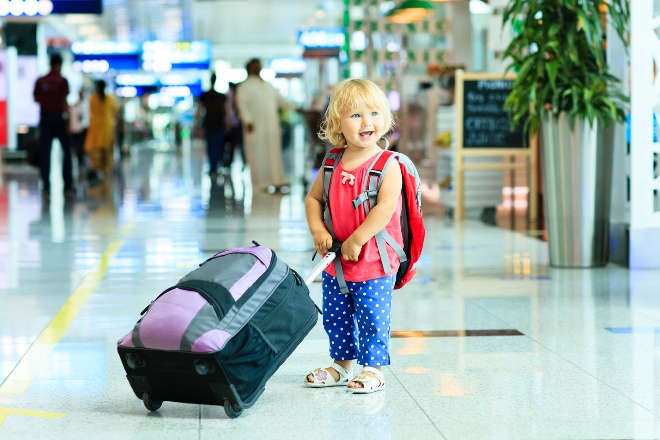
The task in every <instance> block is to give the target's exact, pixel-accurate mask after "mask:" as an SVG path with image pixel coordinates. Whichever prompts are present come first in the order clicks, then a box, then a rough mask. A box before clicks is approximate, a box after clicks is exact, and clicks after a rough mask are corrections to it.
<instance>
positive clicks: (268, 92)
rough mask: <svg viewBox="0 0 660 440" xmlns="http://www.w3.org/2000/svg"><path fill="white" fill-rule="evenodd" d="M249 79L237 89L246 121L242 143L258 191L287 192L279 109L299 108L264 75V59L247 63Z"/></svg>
mask: <svg viewBox="0 0 660 440" xmlns="http://www.w3.org/2000/svg"><path fill="white" fill-rule="evenodd" d="M245 69H246V70H247V75H248V76H247V79H246V80H245V81H244V82H242V83H240V84H239V85H238V87H237V90H236V104H237V107H238V112H239V116H240V118H241V123H242V124H243V142H244V147H245V154H246V156H247V163H248V165H249V167H250V173H251V176H252V187H253V188H254V189H255V190H267V191H268V192H276V191H279V192H288V190H289V181H288V179H287V178H286V177H285V175H284V164H283V161H282V130H281V128H280V119H279V112H278V110H280V109H282V110H285V109H296V110H298V111H300V109H299V107H298V105H297V104H295V103H293V102H291V101H289V100H288V99H286V98H285V97H284V96H282V95H281V94H280V92H279V91H278V90H277V89H276V88H275V87H273V86H272V85H271V84H270V83H268V82H266V81H264V80H263V79H262V78H261V76H260V73H261V61H260V60H259V59H258V58H252V59H251V60H250V61H248V62H247V64H246V66H245Z"/></svg>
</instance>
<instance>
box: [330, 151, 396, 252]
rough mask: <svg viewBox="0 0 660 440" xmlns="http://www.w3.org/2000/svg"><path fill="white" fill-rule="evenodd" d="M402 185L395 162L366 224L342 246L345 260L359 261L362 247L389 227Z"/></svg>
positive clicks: (390, 167)
mask: <svg viewBox="0 0 660 440" xmlns="http://www.w3.org/2000/svg"><path fill="white" fill-rule="evenodd" d="M402 185H403V181H402V177H401V170H400V169H399V167H398V164H396V161H394V162H393V163H390V165H389V166H387V167H386V168H385V172H384V173H383V182H382V184H381V186H380V189H379V190H378V199H377V202H376V206H374V207H373V208H371V210H370V211H369V214H367V218H366V219H365V220H364V222H363V223H362V224H361V225H360V226H359V227H358V228H357V229H356V230H355V231H353V233H352V234H351V235H350V237H348V239H347V240H346V241H344V243H343V244H342V246H341V254H342V256H343V257H344V259H346V260H349V261H357V260H358V256H359V255H360V251H361V250H362V246H363V245H364V244H365V243H366V242H367V241H369V239H370V238H371V237H373V236H374V235H376V233H378V232H379V231H381V230H382V229H384V228H385V226H387V224H388V223H389V222H390V219H391V218H392V215H393V214H394V211H395V210H396V206H397V203H398V201H399V195H401V186H402Z"/></svg>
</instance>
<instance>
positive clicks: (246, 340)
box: [117, 243, 335, 418]
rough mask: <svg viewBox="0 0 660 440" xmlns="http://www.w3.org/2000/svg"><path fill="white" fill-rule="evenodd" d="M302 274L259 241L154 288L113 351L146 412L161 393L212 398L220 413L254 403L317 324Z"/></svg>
mask: <svg viewBox="0 0 660 440" xmlns="http://www.w3.org/2000/svg"><path fill="white" fill-rule="evenodd" d="M334 255H335V254H334V253H333V252H329V253H328V254H327V255H326V256H325V257H324V258H323V259H322V260H321V261H320V262H319V263H318V264H317V265H316V266H315V267H314V269H313V270H312V272H311V273H310V274H309V275H308V277H307V279H306V280H303V279H302V278H301V277H300V275H298V273H297V272H296V271H294V270H293V269H291V268H290V267H289V266H288V265H287V264H286V263H284V262H283V261H282V260H280V259H279V258H278V257H277V256H276V254H275V252H274V251H273V250H272V249H269V248H267V247H264V246H260V245H258V244H256V243H255V245H254V246H249V247H245V248H237V249H230V250H226V251H223V252H220V253H217V254H215V255H214V256H212V257H211V258H209V259H208V260H206V261H204V262H203V263H202V264H200V266H199V267H198V268H197V269H195V270H193V271H191V272H189V273H188V274H187V275H185V276H184V277H183V278H181V279H180V280H179V282H178V283H177V284H176V285H174V286H172V287H170V288H169V289H166V290H165V291H164V292H162V293H161V294H160V295H159V296H158V297H157V298H156V299H155V300H153V301H152V302H151V304H149V305H148V306H147V307H146V308H145V309H144V310H143V311H142V313H141V317H140V319H139V320H138V321H137V323H136V324H135V326H134V327H133V329H132V330H131V331H129V332H128V333H127V334H126V335H125V336H124V337H123V338H121V339H120V340H119V342H118V343H117V351H118V353H119V357H120V359H121V362H122V364H123V366H124V370H125V371H126V377H127V379H128V382H129V384H130V385H131V388H132V389H133V392H134V393H135V395H136V396H137V397H138V398H139V399H141V400H142V402H143V403H144V406H145V407H146V408H147V409H148V410H150V411H156V410H158V409H159V408H160V407H161V405H162V403H163V402H164V401H173V402H184V403H197V404H211V405H222V406H223V407H224V410H225V413H226V414H227V416H228V417H230V418H235V417H238V416H239V415H240V414H241V413H242V411H243V409H245V408H248V407H250V406H252V405H253V404H254V402H255V401H256V400H257V399H258V397H259V396H260V395H261V394H262V393H263V391H264V390H265V384H266V382H267V380H268V379H269V378H270V377H271V376H272V375H273V373H275V371H276V370H277V369H278V368H279V367H280V366H281V365H282V363H283V362H284V361H285V360H286V358H287V357H288V356H289V355H290V354H291V353H292V352H293V350H294V349H295V348H296V347H297V346H298V345H299V344H300V342H301V341H302V340H303V338H304V337H305V336H306V335H307V334H308V333H309V332H310V331H311V330H312V328H313V327H314V325H315V324H316V322H317V319H318V314H319V310H318V307H317V306H316V304H315V303H314V302H313V300H312V299H311V298H310V296H309V289H308V287H307V284H308V283H311V282H312V281H313V280H314V279H315V278H316V277H317V276H318V274H319V273H320V272H321V271H322V270H323V269H324V268H325V267H326V266H327V265H328V264H330V262H332V260H333V259H334Z"/></svg>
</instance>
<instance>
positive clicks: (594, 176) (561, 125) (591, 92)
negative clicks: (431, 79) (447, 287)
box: [502, 0, 630, 267]
mask: <svg viewBox="0 0 660 440" xmlns="http://www.w3.org/2000/svg"><path fill="white" fill-rule="evenodd" d="M629 16H630V6H629V0H510V1H509V2H508V3H507V5H506V6H505V8H504V9H503V18H502V21H503V24H504V25H506V24H509V25H511V26H512V28H513V29H514V33H515V36H514V37H513V38H512V40H511V42H510V44H509V45H508V47H507V48H506V50H505V52H504V54H503V57H504V59H507V60H509V61H510V64H509V65H508V67H507V71H514V72H515V73H516V78H515V79H514V81H513V87H512V92H511V93H510V95H509V96H508V98H507V100H506V101H505V104H504V106H505V108H506V109H507V110H508V111H509V112H510V115H511V119H512V123H513V125H518V124H523V126H524V128H525V130H526V132H527V133H528V134H530V135H531V136H535V135H536V134H537V132H540V140H541V173H542V175H543V186H544V204H545V215H546V218H545V220H546V227H547V233H548V244H549V250H550V264H551V265H553V266H568V267H592V266H601V265H604V264H607V262H608V259H609V252H608V250H609V208H610V195H611V189H610V186H611V170H612V156H613V155H612V152H613V128H614V125H615V124H617V123H623V122H625V118H626V112H627V104H628V98H627V95H626V94H625V93H624V92H623V91H622V84H621V81H620V80H619V79H618V78H617V77H616V76H614V75H613V74H612V73H611V71H610V70H609V67H608V64H607V62H606V59H605V58H606V50H605V44H604V43H605V42H606V40H605V36H606V26H607V23H610V25H611V26H612V29H614V30H615V33H616V35H617V36H618V38H620V39H621V41H623V42H624V43H625V41H626V38H627V29H628V25H629ZM617 61H620V62H621V60H617Z"/></svg>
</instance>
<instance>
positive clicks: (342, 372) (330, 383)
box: [303, 362, 353, 388]
mask: <svg viewBox="0 0 660 440" xmlns="http://www.w3.org/2000/svg"><path fill="white" fill-rule="evenodd" d="M330 367H332V368H334V369H335V370H337V373H339V379H335V377H334V376H333V375H332V374H331V373H330V372H329V371H328V368H330ZM330 367H327V368H316V369H314V370H312V371H310V372H309V373H307V375H306V376H305V380H304V381H303V385H304V386H306V387H308V388H324V387H339V386H346V385H348V382H350V380H351V378H352V377H353V375H352V374H351V372H350V371H348V370H347V369H345V368H344V367H342V366H341V365H339V364H337V363H335V362H333V364H332V365H331V366H330ZM310 374H311V375H312V376H313V377H314V380H313V381H312V382H310V381H309V380H308V377H309V375H310Z"/></svg>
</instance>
